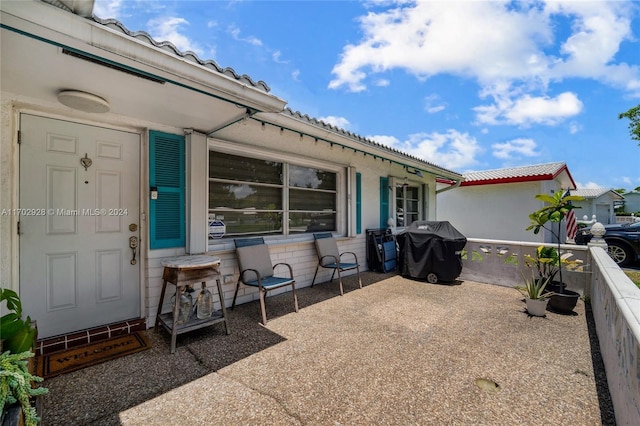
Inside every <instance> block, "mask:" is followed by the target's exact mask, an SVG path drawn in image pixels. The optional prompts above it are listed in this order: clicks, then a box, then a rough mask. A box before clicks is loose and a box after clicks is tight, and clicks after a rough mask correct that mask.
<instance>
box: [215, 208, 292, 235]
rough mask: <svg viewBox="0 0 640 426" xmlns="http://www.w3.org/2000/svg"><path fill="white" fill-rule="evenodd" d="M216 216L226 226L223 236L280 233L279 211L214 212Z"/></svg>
mask: <svg viewBox="0 0 640 426" xmlns="http://www.w3.org/2000/svg"><path fill="white" fill-rule="evenodd" d="M216 218H219V220H222V222H224V224H225V226H226V233H225V237H230V236H234V235H250V234H260V235H263V234H281V233H282V213H280V212H272V213H268V212H231V211H226V212H224V211H223V212H216Z"/></svg>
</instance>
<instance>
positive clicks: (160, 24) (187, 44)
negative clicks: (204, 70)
mask: <svg viewBox="0 0 640 426" xmlns="http://www.w3.org/2000/svg"><path fill="white" fill-rule="evenodd" d="M185 25H189V21H187V20H186V19H183V18H176V17H172V16H169V17H158V18H154V19H151V20H150V21H149V22H147V27H148V29H149V34H150V35H151V36H152V37H153V38H154V39H156V40H162V41H165V40H166V41H170V42H171V43H173V44H174V45H175V46H176V47H177V48H178V50H180V51H182V52H185V51H188V50H190V51H192V52H194V53H196V54H198V55H202V54H203V49H202V48H201V47H200V46H199V45H198V44H197V43H195V42H194V41H193V40H191V39H190V38H189V37H187V36H186V35H184V34H182V33H181V31H180V29H181V27H182V26H185Z"/></svg>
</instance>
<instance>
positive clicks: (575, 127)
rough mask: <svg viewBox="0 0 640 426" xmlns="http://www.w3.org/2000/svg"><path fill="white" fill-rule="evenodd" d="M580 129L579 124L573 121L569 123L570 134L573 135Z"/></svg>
mask: <svg viewBox="0 0 640 426" xmlns="http://www.w3.org/2000/svg"><path fill="white" fill-rule="evenodd" d="M581 130H582V126H581V125H580V124H578V123H575V122H573V123H569V133H571V134H572V135H575V134H576V133H578V132H579V131H581Z"/></svg>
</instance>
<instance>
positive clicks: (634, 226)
mask: <svg viewBox="0 0 640 426" xmlns="http://www.w3.org/2000/svg"><path fill="white" fill-rule="evenodd" d="M604 228H605V229H606V231H607V232H606V233H605V234H604V240H605V241H606V243H607V245H608V246H609V256H611V258H612V259H613V260H614V261H615V262H616V263H617V264H618V266H628V265H630V264H631V263H633V262H637V261H639V260H640V222H635V223H616V224H611V225H604ZM591 237H592V235H591V227H586V228H582V229H580V230H578V234H577V235H576V238H575V241H576V244H587V243H588V242H589V241H590V240H591Z"/></svg>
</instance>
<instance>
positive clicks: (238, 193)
mask: <svg viewBox="0 0 640 426" xmlns="http://www.w3.org/2000/svg"><path fill="white" fill-rule="evenodd" d="M209 208H210V209H218V208H228V209H248V208H251V209H257V210H282V189H281V188H273V187H269V186H260V185H249V184H246V183H238V184H231V183H222V182H209Z"/></svg>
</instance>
